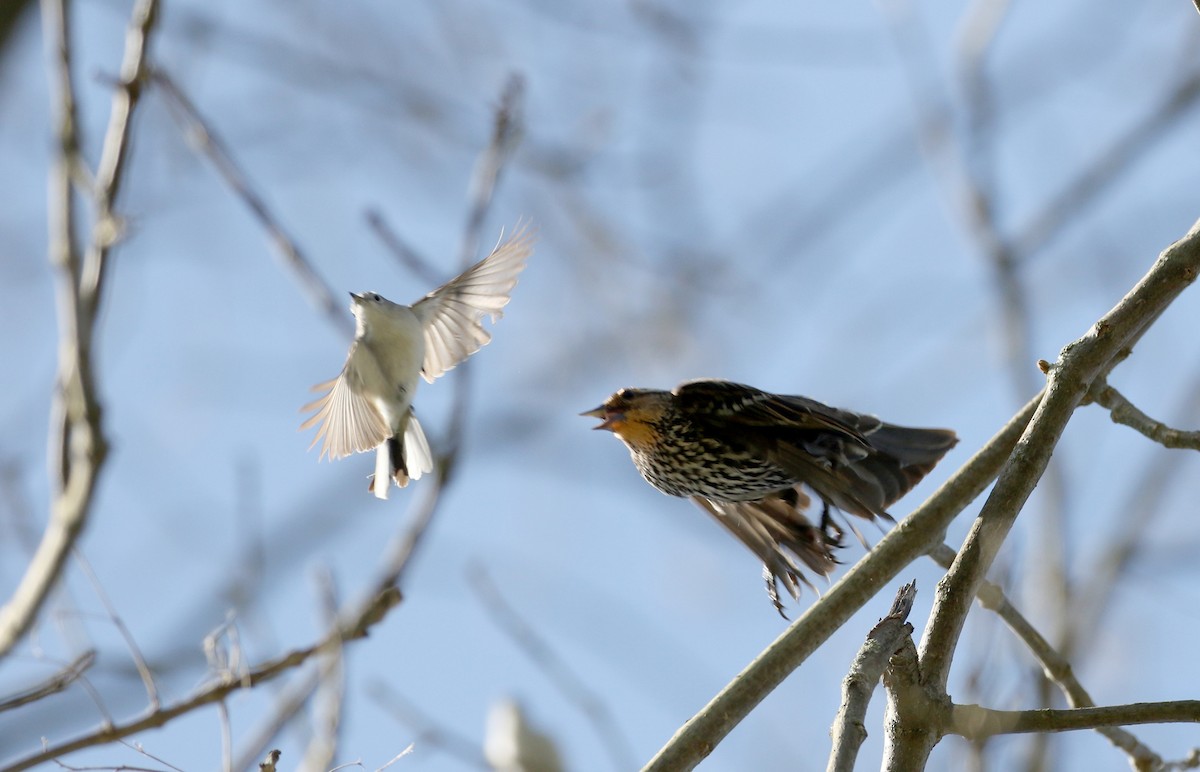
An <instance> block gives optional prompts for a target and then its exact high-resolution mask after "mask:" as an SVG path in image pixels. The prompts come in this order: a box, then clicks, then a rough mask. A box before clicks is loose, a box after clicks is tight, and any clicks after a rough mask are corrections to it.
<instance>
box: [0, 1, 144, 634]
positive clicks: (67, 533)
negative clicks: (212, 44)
mask: <svg viewBox="0 0 1200 772" xmlns="http://www.w3.org/2000/svg"><path fill="white" fill-rule="evenodd" d="M157 7H158V2H157V0H139V2H138V3H137V4H136V5H135V6H134V10H133V17H132V19H131V21H130V27H129V32H128V34H127V35H126V40H125V54H124V58H123V60H122V65H121V75H122V84H121V87H120V88H118V89H117V91H116V92H115V93H114V96H113V109H112V114H111V116H110V123H109V127H108V134H107V136H106V137H105V140H104V152H103V156H102V158H101V171H102V174H103V176H101V177H98V178H97V180H96V183H97V184H96V189H95V193H96V195H97V199H98V202H99V207H98V210H99V211H98V217H99V218H100V219H99V220H97V223H96V227H95V228H94V230H93V234H92V237H93V243H92V244H91V246H90V247H89V248H88V252H87V254H86V255H85V257H84V259H83V262H82V264H81V263H80V258H79V251H78V247H77V246H76V237H75V231H74V225H73V221H74V205H73V196H74V194H73V191H72V184H73V183H72V180H73V179H74V178H75V177H76V176H77V175H76V174H75V170H76V169H78V168H82V167H83V161H82V158H81V156H80V152H79V137H78V134H77V118H76V114H75V113H76V111H75V96H74V85H73V83H72V78H71V45H70V35H69V29H68V27H69V20H68V16H67V10H66V3H65V2H64V0H43V2H42V18H43V24H44V35H45V40H46V47H47V49H49V50H50V51H51V52H52V56H51V62H52V64H51V66H52V71H51V77H50V81H51V83H53V84H54V88H55V93H54V97H52V98H53V99H54V100H55V101H54V102H53V104H52V105H51V111H52V114H53V115H54V121H55V125H56V131H57V139H58V144H57V148H56V152H55V159H54V162H53V163H52V166H51V172H50V207H49V208H50V223H49V225H50V262H51V264H52V265H53V266H54V269H55V274H56V277H57V285H58V286H57V304H58V316H59V347H58V376H57V379H56V387H55V394H54V399H53V403H52V406H51V418H50V433H51V441H50V447H51V448H52V449H53V450H52V452H51V464H52V467H53V470H52V474H51V479H52V481H53V484H54V491H53V492H52V503H51V507H50V518H49V522H48V524H47V526H46V530H45V532H44V533H43V534H42V540H41V542H40V543H39V544H38V548H37V551H36V552H35V553H34V556H33V559H32V560H31V561H30V563H29V566H28V567H27V568H26V570H25V574H24V575H23V576H22V577H21V581H20V583H19V584H18V585H17V589H16V591H15V592H14V593H13V596H12V598H11V599H10V600H9V601H8V603H7V604H5V606H4V607H3V608H0V657H3V656H4V655H5V654H7V653H8V652H9V651H11V650H12V647H13V646H15V645H16V643H17V641H18V640H20V639H21V637H22V636H23V635H24V634H25V633H26V632H27V631H28V630H29V627H30V625H32V624H33V620H34V619H36V618H37V615H38V611H39V610H40V609H41V608H42V605H43V604H44V603H45V601H46V596H47V595H48V594H49V592H50V588H51V587H53V586H54V583H55V582H56V581H57V579H58V577H59V575H60V574H61V572H62V569H63V565H64V563H65V562H66V559H67V555H68V554H69V553H70V551H71V547H72V546H73V545H74V543H75V540H76V539H77V538H78V537H79V534H80V533H82V532H83V529H84V526H85V525H86V524H87V516H88V511H89V509H90V507H91V502H92V495H93V494H94V493H95V487H96V480H97V479H98V477H99V475H100V470H101V469H102V467H103V465H104V459H105V456H106V455H107V450H108V446H107V443H106V441H105V439H104V433H103V428H102V426H101V417H100V403H99V400H98V398H97V394H96V385H95V382H94V378H93V374H92V357H91V354H92V342H93V337H94V327H95V320H96V315H97V312H98V310H99V305H100V296H101V291H102V289H103V279H104V265H105V258H106V257H107V254H108V248H109V247H110V246H111V245H112V243H113V236H112V229H111V228H109V227H108V224H109V223H111V222H112V221H113V219H114V217H115V216H114V215H113V214H112V204H113V201H114V200H115V197H116V194H117V191H118V190H119V186H120V180H121V177H122V170H123V168H124V164H123V162H122V161H123V159H124V157H125V152H126V144H127V142H128V138H129V128H130V125H131V121H132V115H133V110H134V108H135V107H136V106H137V93H138V88H139V86H138V84H139V82H140V80H141V77H142V74H143V72H144V68H145V57H146V52H147V42H148V38H149V35H150V33H151V32H152V31H153V28H154V20H155V17H156V15H157V14H156V9H157Z"/></svg>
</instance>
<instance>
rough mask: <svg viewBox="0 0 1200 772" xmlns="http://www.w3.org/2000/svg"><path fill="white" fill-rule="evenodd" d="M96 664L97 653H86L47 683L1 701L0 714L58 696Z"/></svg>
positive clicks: (44, 682) (50, 678)
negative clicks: (53, 695)
mask: <svg viewBox="0 0 1200 772" xmlns="http://www.w3.org/2000/svg"><path fill="white" fill-rule="evenodd" d="M95 662H96V652H95V651H85V652H84V653H83V654H80V655H79V656H78V657H76V658H75V659H73V660H72V661H71V662H70V663H68V664H67V666H66V667H64V668H63V669H62V670H60V671H58V672H57V673H55V674H54V675H52V676H50V677H49V678H48V679H46V680H45V681H43V682H41V683H39V684H37V685H36V686H31V687H29V688H27V689H25V690H23V691H20V692H18V693H17V694H14V695H12V696H11V697H5V698H4V699H2V700H0V713H3V712H4V711H6V710H12V709H13V708H19V707H21V706H22V705H28V704H29V703H31V702H36V701H38V700H40V699H42V698H43V697H49V696H50V695H51V694H58V693H59V692H61V691H62V690H63V689H66V688H67V687H68V686H70V685H71V684H73V683H75V682H76V681H77V680H79V679H80V678H82V677H83V674H84V673H86V672H87V671H88V668H90V667H91V666H92V665H93V664H95Z"/></svg>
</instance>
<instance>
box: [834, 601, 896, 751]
mask: <svg viewBox="0 0 1200 772" xmlns="http://www.w3.org/2000/svg"><path fill="white" fill-rule="evenodd" d="M916 597H917V585H916V582H909V583H908V584H906V585H903V586H902V587H901V588H900V589H899V590H897V591H896V598H895V600H893V601H892V608H891V610H890V611H889V612H888V614H887V616H885V617H884V618H883V619H881V620H879V623H878V624H876V625H875V626H874V627H873V628H871V632H870V633H868V634H867V639H866V640H865V641H864V642H863V645H862V648H860V649H859V650H858V654H857V655H856V656H855V657H854V662H853V663H851V665H850V672H848V673H847V674H846V677H845V678H844V679H842V705H841V707H840V708H839V709H838V712H837V716H836V717H835V718H834V720H833V728H832V729H830V730H829V733H830V735H831V736H832V737H833V747H832V749H831V750H830V753H829V765H828V766H827V767H826V769H827V770H828V772H853V770H854V762H855V760H856V759H857V758H858V750H859V748H860V747H862V744H863V741H864V740H866V739H867V725H866V715H867V706H868V705H870V704H871V695H872V694H874V693H875V686H876V685H877V684H878V683H879V679H880V677H881V676H882V675H883V671H884V669H885V668H887V665H888V660H890V659H891V657H892V654H894V653H895V652H896V649H897V648H899V646H900V645H901V642H902V641H904V640H906V639H909V640H911V636H912V632H913V626H912V625H910V624H909V623H908V615H909V613H910V612H911V611H912V605H913V601H914V600H915V599H916Z"/></svg>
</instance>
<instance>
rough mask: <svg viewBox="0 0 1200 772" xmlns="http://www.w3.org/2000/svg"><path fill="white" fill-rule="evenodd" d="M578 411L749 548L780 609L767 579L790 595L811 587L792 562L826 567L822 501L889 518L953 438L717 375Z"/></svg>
mask: <svg viewBox="0 0 1200 772" xmlns="http://www.w3.org/2000/svg"><path fill="white" fill-rule="evenodd" d="M582 415H585V416H591V417H594V418H599V419H601V423H600V425H599V426H597V427H595V428H597V429H606V430H608V431H610V432H612V433H613V434H615V435H616V436H617V437H619V438H620V439H621V441H622V442H624V443H625V445H626V446H628V448H629V453H630V455H631V456H632V457H633V463H634V466H636V467H637V469H638V471H639V472H641V473H642V477H644V478H646V481H647V482H649V483H650V484H651V485H653V486H654V487H655V488H658V489H659V490H660V491H662V492H663V493H666V494H668V495H671V496H682V497H684V498H690V499H691V500H692V501H694V502H696V503H697V504H698V505H699V506H700V507H701V508H702V509H703V510H705V511H706V512H708V513H709V514H710V515H712V516H713V517H714V518H716V520H717V522H719V523H720V524H721V525H722V526H724V527H725V528H726V529H727V530H728V531H729V532H730V533H732V534H733V535H734V536H736V537H737V538H738V539H739V540H740V541H741V542H742V543H743V544H745V545H746V546H747V547H749V548H750V551H751V552H753V553H754V554H755V555H757V556H758V558H759V559H760V560H761V561H762V562H763V578H764V579H765V580H766V583H767V594H768V595H769V596H770V598H771V601H772V603H774V604H775V608H776V609H777V610H778V611H779V613H780V614H783V613H784V611H783V604H782V603H781V602H780V599H779V583H782V584H783V586H784V587H785V588H786V589H787V591H788V593H789V594H790V595H791V596H792V598H793V599H796V598H799V593H800V585H801V584H807V585H809V587H812V584H811V582H809V581H808V579H807V578H806V577H805V576H804V573H803V571H802V569H801V567H800V564H801V563H803V564H804V565H805V566H807V567H808V568H809V569H811V570H813V571H815V572H816V573H818V574H820V575H822V576H826V575H828V574H829V573H830V572H831V571H832V570H833V566H834V565H835V563H836V560H835V559H834V549H835V548H837V547H840V546H841V537H842V535H843V531H842V529H841V527H839V526H838V525H837V524H836V523H835V522H834V521H833V519H832V517H831V516H830V508H831V507H832V508H834V509H837V510H840V511H841V512H845V513H849V514H852V515H857V516H859V517H863V518H866V519H868V520H871V519H874V518H876V517H881V518H886V519H889V520H890V519H892V518H891V516H890V515H889V514H888V513H887V508H888V507H889V506H891V505H892V504H893V503H895V502H896V500H898V499H899V498H900V497H901V496H903V495H904V494H905V493H908V491H909V490H911V489H912V487H913V486H915V485H916V484H917V483H918V482H920V480H921V478H923V477H924V476H925V475H926V474H928V473H929V471H930V470H931V469H933V467H934V465H935V464H937V462H938V461H939V460H940V459H941V458H942V456H943V455H945V453H946V452H947V451H948V450H950V448H952V447H954V445H955V443H957V442H958V437H957V436H956V435H955V434H954V432H952V431H950V430H948V429H911V428H907V427H903V426H895V425H893V424H888V423H884V422H883V421H880V420H879V419H878V418H876V417H874V416H870V415H863V414H861V413H854V412H851V411H849V410H841V409H839V408H834V407H829V406H828V405H823V404H821V403H820V402H817V401H815V400H812V399H808V398H807V397H794V396H787V395H781V394H770V393H768V392H765V391H761V390H759V389H756V388H754V387H752V386H743V385H741V384H738V383H731V382H729V381H719V380H698V381H689V382H686V383H682V384H680V385H679V386H677V387H676V388H675V390H674V391H657V390H653V389H621V390H620V391H618V392H616V393H615V394H613V395H612V396H610V397H609V398H608V399H607V400H605V401H604V404H602V405H600V406H599V407H597V408H595V409H594V410H589V411H587V412H585V413H582ZM810 492H811V493H815V494H816V496H817V497H819V498H820V499H821V501H822V503H823V506H822V513H821V518H820V523H819V525H814V524H813V522H812V521H811V520H810V519H809V517H808V516H807V514H806V513H807V511H808V510H809V508H810V506H811V504H812V499H811V497H810V495H809V493H810Z"/></svg>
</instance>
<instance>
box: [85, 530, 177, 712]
mask: <svg viewBox="0 0 1200 772" xmlns="http://www.w3.org/2000/svg"><path fill="white" fill-rule="evenodd" d="M73 552H74V555H75V562H76V563H78V564H79V567H80V569H82V570H83V573H84V575H85V576H86V577H87V579H88V582H89V583H90V584H91V585H92V591H93V592H95V593H96V597H97V598H99V599H100V603H101V605H103V606H104V611H105V613H107V614H108V619H109V621H110V622H112V624H113V627H115V628H117V632H118V633H120V635H121V638H122V639H123V640H124V641H125V647H126V648H128V649H129V656H130V657H131V658H132V659H133V664H134V667H136V668H137V671H138V676H139V677H141V679H142V685H143V686H144V687H145V688H146V697H147V698H149V700H150V708H151V709H152V710H153V709H156V708H158V706H159V701H158V687H157V686H156V685H155V683H154V674H153V673H151V672H150V667H149V666H148V665H147V664H146V658H145V657H143V656H142V650H141V649H140V648H138V645H137V641H135V640H134V639H133V633H131V632H129V627H128V626H126V624H125V622H124V620H122V619H121V617H120V615H119V614H117V609H116V606H114V605H113V603H112V601H111V600H109V597H108V593H107V592H105V591H104V586H103V585H101V584H100V578H99V577H98V576H96V572H95V571H93V570H92V564H91V563H90V562H88V559H87V558H85V557H84V556H83V552H82V551H81V550H78V549H76V550H73Z"/></svg>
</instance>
